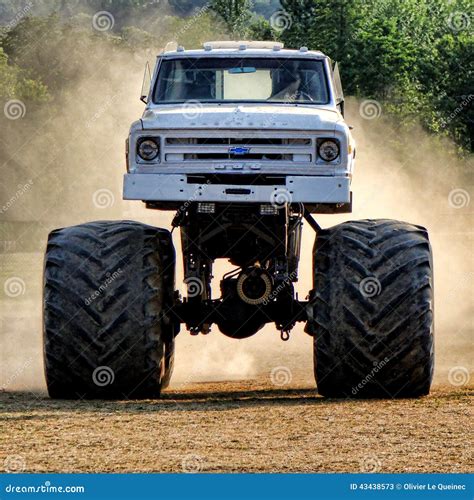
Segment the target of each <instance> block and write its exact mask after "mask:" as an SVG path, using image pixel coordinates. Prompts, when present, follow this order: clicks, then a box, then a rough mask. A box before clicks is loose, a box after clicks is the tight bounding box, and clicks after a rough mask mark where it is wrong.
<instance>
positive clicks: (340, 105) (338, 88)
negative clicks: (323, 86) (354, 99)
mask: <svg viewBox="0 0 474 500" xmlns="http://www.w3.org/2000/svg"><path fill="white" fill-rule="evenodd" d="M332 81H333V85H334V97H335V99H336V105H337V109H338V110H339V112H340V113H341V115H342V116H344V92H343V91H342V83H341V75H340V73H339V65H338V64H337V63H336V64H335V65H334V67H333V70H332Z"/></svg>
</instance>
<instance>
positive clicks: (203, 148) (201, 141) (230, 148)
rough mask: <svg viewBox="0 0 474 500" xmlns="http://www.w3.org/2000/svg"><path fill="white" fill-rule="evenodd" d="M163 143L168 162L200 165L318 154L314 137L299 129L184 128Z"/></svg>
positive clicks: (302, 158)
mask: <svg viewBox="0 0 474 500" xmlns="http://www.w3.org/2000/svg"><path fill="white" fill-rule="evenodd" d="M253 134H254V135H253ZM284 134H285V135H286V134H288V135H287V136H285V135H284ZM298 135H300V136H298ZM162 144H163V159H164V161H165V162H166V163H183V162H189V163H191V162H193V163H195V164H196V165H199V163H200V162H206V163H212V162H214V163H219V162H222V161H225V162H226V163H227V162H230V163H232V162H233V161H235V162H238V163H242V162H245V161H254V162H255V161H258V162H259V163H260V162H261V163H262V164H265V162H272V163H273V164H274V163H275V162H276V163H278V162H282V163H283V162H285V163H291V162H298V163H311V162H312V161H313V160H314V154H315V143H314V139H313V138H311V137H301V133H297V132H288V133H286V132H284V133H281V132H280V133H276V132H273V131H269V132H268V133H267V132H266V131H258V133H257V132H253V133H252V132H249V131H228V132H226V131H221V130H216V131H215V135H212V131H206V132H204V131H203V132H202V136H201V135H198V134H196V135H194V136H190V135H189V133H186V131H181V132H175V133H172V134H170V135H167V136H165V137H164V138H163V143H162Z"/></svg>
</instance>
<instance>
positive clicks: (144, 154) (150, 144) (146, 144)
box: [138, 139, 159, 161]
mask: <svg viewBox="0 0 474 500" xmlns="http://www.w3.org/2000/svg"><path fill="white" fill-rule="evenodd" d="M158 152H159V148H158V144H157V143H156V142H155V141H154V140H153V139H145V140H144V141H142V142H140V144H139V145H138V154H139V155H140V157H141V158H142V159H143V160H147V161H150V160H154V159H155V158H156V157H157V156H158Z"/></svg>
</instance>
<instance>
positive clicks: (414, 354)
mask: <svg viewBox="0 0 474 500" xmlns="http://www.w3.org/2000/svg"><path fill="white" fill-rule="evenodd" d="M313 258H314V289H313V291H312V293H311V302H310V308H309V311H310V315H311V316H312V319H310V320H309V321H308V325H307V330H308V331H309V332H310V333H312V334H313V336H314V371H315V377H316V383H317V386H318V392H319V393H320V394H321V395H323V396H326V397H381V398H398V397H417V396H422V395H425V394H427V393H428V392H429V389H430V385H431V380H432V376H433V291H432V287H433V274H432V257H431V248H430V244H429V240H428V233H427V231H426V229H424V228H423V227H421V226H414V225H411V224H407V223H405V222H398V221H392V220H360V221H353V222H346V223H343V224H339V225H337V226H334V227H332V228H329V229H324V230H322V231H321V232H320V233H318V235H317V237H316V242H315V246H314V252H313Z"/></svg>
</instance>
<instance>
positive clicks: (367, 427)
mask: <svg viewBox="0 0 474 500" xmlns="http://www.w3.org/2000/svg"><path fill="white" fill-rule="evenodd" d="M470 394H472V391H471V392H470V390H469V389H468V388H466V387H463V388H453V387H442V386H439V387H435V388H434V390H433V391H432V394H431V395H430V396H429V397H426V398H422V399H418V400H382V401H349V400H325V399H322V398H320V397H319V396H317V395H316V394H315V391H314V389H312V388H309V387H308V385H305V384H298V383H293V384H292V385H291V386H289V387H285V388H282V389H281V390H280V389H275V387H274V386H271V385H270V384H269V383H267V382H266V381H265V380H255V381H250V382H219V383H205V384H195V385H192V386H186V387H183V388H182V389H181V388H178V389H177V390H173V391H168V392H166V394H165V395H164V398H163V399H161V400H150V401H79V402H78V401H52V400H50V399H48V398H47V397H46V396H45V395H42V394H38V393H36V394H33V393H20V392H16V393H7V392H4V393H0V401H1V406H2V408H3V410H2V413H1V416H0V421H1V430H0V443H1V445H0V464H2V463H5V464H9V463H11V462H12V461H13V462H14V464H16V466H18V463H20V466H22V465H24V466H25V470H26V471H33V472H46V471H60V472H93V471H105V472H133V471H142V472H151V471H154V472H158V471H167V472H181V471H183V469H184V470H192V471H194V470H201V471H203V472H237V471H247V472H292V471H300V472H336V471H337V472H361V471H380V472H472V471H473V462H472V455H471V449H472V443H470V439H471V437H472V422H473V418H472V416H473V415H472V407H471V406H470V401H469V396H470Z"/></svg>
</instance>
